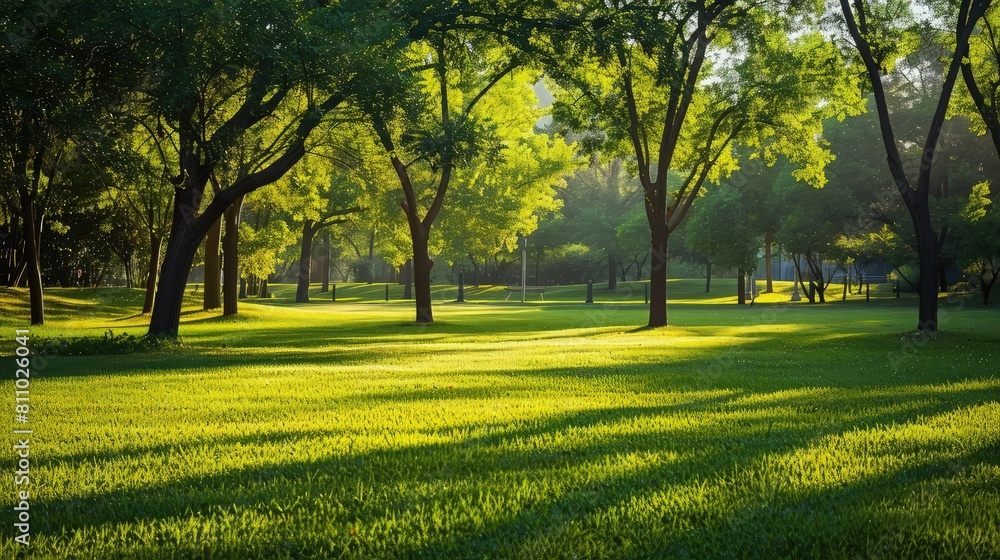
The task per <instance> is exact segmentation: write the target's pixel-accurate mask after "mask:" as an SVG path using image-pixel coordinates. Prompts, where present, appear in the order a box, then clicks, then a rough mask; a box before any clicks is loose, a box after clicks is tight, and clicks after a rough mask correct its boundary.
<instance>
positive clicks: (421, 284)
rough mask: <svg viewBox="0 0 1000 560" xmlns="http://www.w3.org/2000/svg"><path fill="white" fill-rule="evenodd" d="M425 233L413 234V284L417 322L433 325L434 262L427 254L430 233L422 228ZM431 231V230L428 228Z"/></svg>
mask: <svg viewBox="0 0 1000 560" xmlns="http://www.w3.org/2000/svg"><path fill="white" fill-rule="evenodd" d="M420 229H422V230H423V231H420V230H418V231H414V232H411V233H413V235H412V237H413V284H414V288H415V289H416V296H417V298H416V299H417V322H418V323H433V322H434V314H433V312H432V311H431V267H433V266H434V261H432V260H431V259H430V256H429V255H428V253H427V235H428V233H429V232H428V231H427V230H426V229H425V228H423V227H421V228H420ZM427 229H429V228H427Z"/></svg>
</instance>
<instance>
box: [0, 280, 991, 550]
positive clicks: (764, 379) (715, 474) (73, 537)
mask: <svg viewBox="0 0 1000 560" xmlns="http://www.w3.org/2000/svg"><path fill="white" fill-rule="evenodd" d="M786 287H787V286H786ZM393 288H397V287H396V286H393ZM352 289H353V290H356V291H357V294H356V295H355V297H361V296H363V291H364V290H372V289H375V290H379V292H378V293H377V294H375V296H374V299H377V297H378V296H381V295H383V294H384V292H382V291H381V290H384V287H382V286H381V285H380V286H374V287H365V286H355V287H352V288H350V289H349V288H346V287H341V288H340V290H342V291H339V292H338V296H341V295H342V294H343V295H344V296H345V297H346V296H347V295H348V294H349V293H350V291H351V290H352ZM720 289H722V288H720ZM289 290H290V288H289V287H278V288H277V290H276V292H277V295H278V296H279V297H278V298H276V299H275V300H271V301H267V302H262V303H261V304H244V306H243V308H242V309H243V311H242V315H241V316H240V317H239V318H237V319H231V320H226V319H221V318H219V317H218V314H217V313H206V312H201V311H197V310H196V308H195V307H194V304H196V303H197V302H196V300H195V299H191V300H190V301H189V303H190V304H191V305H190V306H189V307H190V309H189V311H187V312H186V314H185V323H184V324H183V325H182V332H181V334H182V336H183V337H184V340H185V344H186V348H185V349H184V350H183V351H181V352H173V353H165V354H145V355H132V356H94V357H74V358H69V357H61V358H53V359H51V360H50V361H49V363H48V365H47V366H46V367H45V368H44V369H42V370H41V371H36V376H37V377H36V379H35V381H34V384H33V385H32V405H33V410H32V422H33V424H32V427H33V428H34V429H35V434H34V436H33V437H34V439H33V442H32V445H33V447H32V459H33V464H32V468H33V469H35V470H34V472H33V476H34V480H35V486H34V488H33V505H32V507H33V509H32V515H33V524H32V531H33V537H34V539H35V540H34V543H33V546H32V551H33V553H34V554H33V555H32V556H31V557H33V558H34V557H37V558H46V557H58V558H73V557H75V558H149V557H156V558H187V557H192V558H204V557H206V555H208V556H210V557H212V558H244V557H252V558H302V557H314V558H328V557H335V556H338V555H341V554H349V555H357V556H383V557H396V556H425V557H462V556H467V557H482V556H490V557H510V558H530V557H536V558H550V557H567V558H572V557H574V556H578V557H580V558H584V557H650V556H653V557H659V556H672V557H705V556H706V555H713V556H733V555H739V556H759V557H775V556H790V557H791V556H794V557H801V556H818V557H831V556H833V557H848V556H850V557H854V556H886V557H962V556H981V557H989V556H991V555H994V554H995V551H996V550H998V549H1000V498H998V490H1000V404H998V400H1000V379H998V378H997V376H996V375H995V372H996V363H997V359H996V358H997V356H996V353H997V348H998V346H997V343H998V342H1000V332H998V328H997V327H998V324H1000V322H998V321H997V315H996V313H997V312H996V310H995V309H984V308H982V307H981V306H980V305H978V304H975V303H973V301H974V300H969V301H970V303H969V304H968V305H966V304H965V303H964V302H966V300H963V299H951V300H943V301H942V310H943V311H944V313H943V314H942V319H943V321H944V329H945V332H944V333H943V334H942V335H941V336H939V337H938V338H937V339H935V340H931V341H921V340H917V341H916V343H913V342H908V337H907V335H906V334H905V332H906V331H907V329H908V328H909V327H911V326H912V323H913V322H914V321H915V309H913V308H912V307H911V306H910V305H912V301H908V300H907V299H906V297H905V296H904V298H903V299H902V300H900V301H896V300H891V299H890V300H884V301H880V302H878V303H873V304H869V305H865V304H864V303H854V304H852V303H850V302H849V303H848V304H846V305H845V304H835V305H828V306H806V305H785V304H780V303H772V304H761V305H755V306H754V307H753V308H752V309H751V308H737V307H736V306H728V305H725V306H724V305H714V304H711V303H709V302H711V301H712V300H700V301H696V300H690V301H689V302H687V303H686V304H685V305H677V306H674V307H672V309H671V315H670V317H671V323H672V326H671V327H668V328H666V329H661V330H656V331H645V330H637V329H635V325H640V324H642V323H643V322H644V318H645V311H644V309H643V306H642V305H641V304H635V305H633V304H624V305H595V306H585V305H577V304H569V303H565V304H553V305H529V306H520V305H504V306H498V305H489V304H484V305H457V304H442V305H438V306H437V307H436V311H435V313H436V317H437V319H438V322H437V323H435V324H434V325H433V326H429V327H428V326H414V325H413V324H411V323H410V322H409V321H410V320H411V319H412V309H411V307H410V305H408V304H405V303H389V304H384V303H382V304H379V305H342V304H331V303H328V302H316V303H314V304H311V305H308V306H290V305H286V304H287V303H288V302H287V299H282V298H281V296H285V297H288V296H289V293H290V292H289ZM566 290H567V292H569V291H573V290H574V289H572V288H566ZM698 291H699V290H698V287H697V283H694V282H690V283H685V282H678V283H677V284H676V285H675V286H673V287H672V288H671V293H672V294H673V295H674V296H675V297H679V296H680V295H683V294H688V295H690V296H692V297H693V296H694V295H695V294H697V292H698ZM574 293H575V292H574ZM600 293H601V292H600V291H598V294H600ZM504 295H505V294H504ZM641 295H642V294H641V292H639V297H640V298H641ZM22 296H23V294H21V293H19V292H10V291H2V292H0V305H2V306H3V308H4V309H13V310H15V312H16V313H18V314H20V312H21V311H23V307H24V302H23V299H22ZM547 296H550V297H547V298H546V299H547V300H549V301H551V300H555V299H558V298H557V297H556V296H557V294H556V293H553V294H549V293H548V292H547ZM768 298H770V299H771V300H772V301H782V300H784V299H786V298H785V297H784V296H765V298H764V300H765V301H766V300H767V299H768ZM338 299H339V298H338ZM369 299H371V298H369ZM501 299H502V298H501ZM565 299H567V300H568V299H571V298H570V297H566V298H565ZM598 299H599V300H600V299H601V297H600V296H598ZM759 301H760V300H759ZM48 303H49V310H50V321H49V323H50V324H49V325H48V326H46V327H43V328H37V329H33V331H32V332H33V335H34V336H39V335H41V336H54V335H56V334H60V333H66V334H68V335H80V334H97V333H100V332H101V331H102V330H104V329H106V328H109V327H110V328H113V329H115V331H119V330H129V329H134V331H135V332H142V330H143V328H142V326H143V323H144V320H145V319H144V318H143V317H135V316H133V314H134V313H135V309H136V306H137V305H138V304H139V303H140V301H139V294H138V292H137V291H132V292H130V291H127V290H117V291H115V290H94V291H87V290H66V291H58V290H53V291H52V292H51V293H50V294H49V299H48ZM15 326H18V323H17V321H16V320H15V319H13V317H12V316H11V315H10V314H8V313H6V312H4V313H3V314H2V315H0V327H2V328H3V330H6V331H8V332H9V331H10V330H11V329H13V328H14V327H15ZM9 343H10V342H9V341H3V344H7V345H9ZM12 392H13V387H12V383H11V381H10V380H9V376H5V381H4V382H3V383H0V394H5V395H11V394H12ZM8 449H9V447H8ZM12 498H13V496H12V494H11V493H10V492H6V493H3V494H2V495H0V508H2V509H3V510H6V511H8V512H10V511H11V507H12V503H11V502H12ZM352 530H353V531H354V534H353V535H352V534H351V531H352ZM9 531H10V529H9V528H8V529H6V530H5V531H4V533H3V534H2V536H0V539H3V540H2V541H0V557H3V558H8V557H12V556H13V555H14V554H13V552H12V551H13V550H15V546H14V545H13V544H12V543H11V542H10V534H9Z"/></svg>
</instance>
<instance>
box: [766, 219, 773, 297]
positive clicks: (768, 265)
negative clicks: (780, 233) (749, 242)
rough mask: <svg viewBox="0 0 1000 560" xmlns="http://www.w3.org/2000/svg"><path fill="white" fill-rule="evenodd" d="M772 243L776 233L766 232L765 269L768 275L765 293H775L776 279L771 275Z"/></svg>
mask: <svg viewBox="0 0 1000 560" xmlns="http://www.w3.org/2000/svg"><path fill="white" fill-rule="evenodd" d="M771 245H774V234H772V233H771V232H767V233H765V234H764V270H765V272H766V275H767V288H766V289H765V290H764V293H765V294H770V293H774V279H773V278H772V275H771Z"/></svg>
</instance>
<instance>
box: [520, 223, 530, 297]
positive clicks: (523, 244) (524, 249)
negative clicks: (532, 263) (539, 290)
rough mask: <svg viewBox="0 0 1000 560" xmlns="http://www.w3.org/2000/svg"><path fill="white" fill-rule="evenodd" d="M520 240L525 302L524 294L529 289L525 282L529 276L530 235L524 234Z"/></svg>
mask: <svg viewBox="0 0 1000 560" xmlns="http://www.w3.org/2000/svg"><path fill="white" fill-rule="evenodd" d="M519 241H520V243H521V303H524V294H525V292H526V291H527V287H526V284H525V282H526V281H527V278H528V236H527V235H524V236H522V237H521V239H520V240H519Z"/></svg>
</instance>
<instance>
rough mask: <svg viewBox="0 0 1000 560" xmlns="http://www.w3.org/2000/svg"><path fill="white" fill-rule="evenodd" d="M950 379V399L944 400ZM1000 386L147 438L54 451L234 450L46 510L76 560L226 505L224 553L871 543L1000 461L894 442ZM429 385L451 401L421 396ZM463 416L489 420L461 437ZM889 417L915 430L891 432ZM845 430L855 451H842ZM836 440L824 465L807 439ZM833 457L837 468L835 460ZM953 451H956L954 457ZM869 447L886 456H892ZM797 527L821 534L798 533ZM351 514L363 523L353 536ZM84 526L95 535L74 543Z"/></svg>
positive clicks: (728, 549)
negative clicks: (812, 478)
mask: <svg viewBox="0 0 1000 560" xmlns="http://www.w3.org/2000/svg"><path fill="white" fill-rule="evenodd" d="M897 389H898V392H897ZM942 394H944V395H946V396H947V399H946V400H942V399H939V397H941V396H942ZM996 395H997V385H996V383H995V382H993V381H991V380H982V381H980V382H978V384H977V382H970V383H968V384H966V386H955V387H952V388H950V389H949V388H947V387H942V386H929V387H928V386H925V387H920V386H908V385H904V386H900V387H898V388H892V389H889V388H885V389H880V390H873V391H864V390H859V391H856V392H854V394H852V395H850V398H849V399H848V398H847V397H848V396H847V395H841V394H839V393H838V392H837V391H830V390H827V389H825V388H818V389H817V390H815V391H802V392H799V393H795V392H784V393H783V394H782V393H759V394H746V393H744V392H741V391H736V392H735V393H731V392H729V393H727V392H719V391H708V392H705V393H703V394H694V395H690V396H689V398H686V399H685V398H681V399H680V400H679V401H678V402H674V403H669V404H664V405H649V406H613V407H603V408H596V409H587V410H575V411H568V412H563V413H553V414H548V415H546V416H544V417H541V418H536V419H534V420H531V421H528V423H527V424H524V423H522V422H507V423H502V422H501V423H493V424H486V425H483V424H481V423H479V422H475V423H470V424H468V425H467V426H464V427H463V426H458V427H456V428H451V429H446V430H442V432H441V433H440V434H438V435H439V436H440V438H438V441H434V442H432V443H415V444H407V443H405V442H403V443H399V442H398V441H397V439H396V436H392V437H389V436H386V439H385V441H384V442H379V441H378V438H377V437H375V436H373V435H370V434H369V435H367V436H366V435H362V434H350V433H338V432H337V430H336V428H331V429H329V430H326V429H311V430H307V431H302V432H295V431H287V430H276V431H272V432H270V433H259V434H250V435H245V436H244V435H241V436H231V437H219V438H215V437H211V436H209V437H205V438H201V439H199V440H196V441H192V442H187V443H181V444H177V445H176V446H170V445H157V446H150V447H141V446H135V447H133V448H132V449H131V450H128V451H125V455H123V456H122V455H116V454H114V453H111V452H108V453H107V454H98V455H96V456H90V455H78V456H66V457H46V458H42V459H40V460H42V461H44V462H46V463H47V464H51V465H52V466H53V467H56V466H59V464H60V462H62V463H63V464H64V465H65V466H67V467H69V466H72V465H73V464H74V463H78V462H79V463H84V464H92V465H95V466H97V465H99V464H100V463H103V462H107V463H112V464H113V463H116V462H121V461H124V462H128V463H129V464H132V462H133V461H136V462H138V463H139V464H142V463H143V462H144V463H145V464H147V465H155V464H160V463H164V462H169V461H170V460H172V459H171V457H173V458H175V459H174V460H176V457H184V456H185V455H186V454H190V455H191V457H192V460H203V458H204V457H205V456H206V455H205V453H206V451H205V450H206V449H210V450H211V454H212V456H215V457H218V458H219V460H220V461H221V462H222V465H221V466H220V467H219V468H211V466H209V465H203V464H199V463H192V466H193V467H194V470H195V471H201V472H204V471H209V472H211V474H197V473H192V474H190V475H189V476H185V477H181V478H179V479H174V480H168V481H160V482H155V483H150V484H146V485H144V486H143V487H141V488H133V489H119V490H110V491H103V492H99V493H97V494H94V495H90V496H76V497H67V498H62V499H54V500H44V501H42V502H40V503H38V505H37V508H38V509H37V511H38V512H39V513H38V515H39V519H40V520H41V522H40V525H39V527H38V529H37V530H38V531H39V534H40V535H46V536H48V537H51V538H52V539H53V540H50V541H45V543H46V544H45V545H47V546H53V547H56V548H57V549H60V550H61V553H62V554H63V555H69V554H73V553H74V550H75V554H76V555H77V556H80V557H85V556H86V557H93V558H98V557H121V558H128V557H143V556H144V555H147V554H150V553H151V552H152V551H154V550H157V549H159V548H160V547H162V546H164V544H163V543H164V541H163V540H162V539H163V538H164V533H168V532H170V531H172V530H171V529H168V527H167V525H169V524H171V523H180V525H181V526H184V525H185V524H189V523H191V520H192V519H205V518H211V519H216V520H221V519H226V521H225V522H224V523H223V522H221V521H217V522H216V523H214V524H208V525H204V527H203V528H202V529H200V530H199V533H198V534H200V535H201V537H198V538H203V539H204V540H205V541H207V542H210V543H212V546H213V550H215V551H216V554H217V555H216V556H214V557H217V558H243V557H269V558H299V557H302V558H305V557H314V558H324V557H329V556H331V555H334V554H339V553H343V552H351V553H354V554H358V555H375V556H379V555H381V556H415V557H482V556H484V555H490V556H503V557H512V558H522V557H554V556H560V555H562V554H569V553H570V552H573V553H580V554H583V555H584V556H606V555H613V556H618V557H626V556H633V557H649V556H662V555H668V556H685V555H688V554H690V555H692V556H705V555H710V556H717V555H720V554H722V555H728V554H731V553H737V555H739V554H738V553H739V552H740V551H742V552H743V553H746V552H747V551H750V550H760V551H762V552H759V554H761V555H765V556H766V555H767V550H768V549H770V550H772V551H780V553H781V554H790V555H795V554H798V553H804V554H807V555H828V554H827V553H828V552H830V551H829V550H828V549H827V547H828V546H832V544H833V543H836V542H838V539H846V540H845V541H843V542H845V543H846V544H844V545H843V546H844V547H845V548H844V550H846V551H849V552H850V553H851V554H857V553H859V552H860V551H859V547H860V546H861V543H860V542H859V541H858V539H859V538H862V537H863V534H860V535H855V536H854V537H849V536H848V535H844V534H841V535H838V530H840V529H842V528H843V527H844V526H851V524H852V523H854V521H855V520H854V519H853V518H852V517H851V516H853V515H856V514H857V510H859V508H861V506H864V505H865V504H868V503H871V502H873V501H878V500H883V501H892V500H894V499H896V498H897V497H898V496H901V495H904V494H905V493H906V492H907V491H909V490H910V489H912V487H913V484H916V483H919V482H921V481H926V480H929V479H931V478H933V477H938V476H942V475H946V474H948V473H953V472H954V471H955V469H961V468H967V467H970V466H972V465H974V464H976V463H980V462H984V461H987V460H988V459H989V458H990V457H992V458H993V461H994V463H995V460H996V455H995V454H992V455H991V454H990V453H989V451H990V450H991V449H994V450H995V449H996V444H997V442H996V441H993V442H992V444H991V443H990V441H987V440H981V439H976V438H977V437H978V438H982V437H983V435H982V433H981V432H974V431H973V432H971V434H972V436H975V437H971V438H970V439H968V440H967V441H965V442H964V443H963V442H962V440H961V438H953V439H955V440H956V442H957V443H961V445H958V446H957V447H956V448H954V449H953V448H952V446H951V443H955V442H951V440H948V441H946V442H945V443H946V444H947V445H945V451H947V453H946V454H945V455H936V454H935V452H936V451H939V449H938V448H940V447H941V445H942V444H941V443H940V442H935V441H933V440H929V441H926V442H925V441H924V440H922V439H920V438H918V437H911V439H912V440H913V443H915V444H917V448H918V449H919V448H920V446H921V445H923V447H924V448H925V451H928V452H929V453H926V454H923V455H922V456H912V455H903V457H904V458H905V460H903V461H901V462H899V464H896V463H895V462H893V461H894V459H893V457H896V455H897V454H898V453H904V454H905V453H908V451H909V449H910V447H912V446H909V444H906V441H907V440H906V438H907V437H910V436H908V435H907V434H909V433H910V432H909V431H907V430H908V428H906V427H907V426H911V425H912V426H917V427H919V426H930V427H931V428H932V430H931V432H932V433H933V431H934V430H933V428H934V427H935V426H941V427H944V428H947V426H949V425H951V424H954V422H952V423H951V424H949V421H948V418H947V417H948V415H953V416H956V417H959V418H961V417H962V416H963V414H965V413H966V412H968V411H971V410H973V409H971V408H965V407H974V406H976V405H979V404H980V403H983V402H989V401H991V400H995V397H996ZM412 397H414V398H416V399H418V400H419V399H432V398H435V397H433V396H431V395H427V394H423V393H420V392H415V394H414V395H412ZM396 398H399V396H398V395H397V396H396ZM449 398H456V399H469V398H475V399H478V400H481V401H483V406H487V405H488V404H489V401H490V400H491V399H490V398H489V396H488V395H480V396H473V397H470V396H465V395H463V396H461V397H451V396H449ZM935 398H938V400H935ZM401 400H403V401H408V400H409V399H405V398H404V399H401ZM847 401H849V404H850V406H849V407H847V406H845V405H846V404H847ZM913 402H915V403H916V404H915V405H913V406H903V407H901V406H899V405H905V404H907V403H913ZM986 406H989V405H986ZM992 406H993V407H994V409H995V407H996V405H995V404H994V405H992ZM340 407H341V408H342V409H343V410H344V411H345V413H348V414H349V413H351V411H354V412H355V413H359V414H364V412H363V411H365V410H366V409H367V408H368V407H367V406H366V404H365V403H364V402H350V401H349V402H343V403H341V404H340ZM979 409H982V406H980V407H979ZM942 418H943V419H942ZM986 418H987V419H992V420H996V419H997V418H998V416H997V414H995V413H994V414H993V415H992V416H987V417H986ZM462 428H466V429H468V430H472V431H471V432H468V433H470V434H472V435H468V436H459V437H454V436H450V435H449V434H454V433H456V432H455V431H456V429H457V431H458V432H461V429H462ZM889 432H892V433H897V432H898V433H897V435H895V436H892V437H882V434H883V433H889ZM463 433H465V432H463ZM859 433H861V434H862V436H857V435H856V434H859ZM865 434H871V435H870V436H866V435H865ZM977 434H978V435H977ZM362 438H368V440H369V441H368V447H369V448H368V449H367V450H364V451H354V450H353V444H352V443H346V442H353V441H354V440H355V439H358V440H360V439H362ZM831 438H834V439H831ZM837 438H841V439H837ZM852 438H854V439H852ZM994 439H995V438H994ZM869 441H870V442H872V443H866V442H869ZM899 441H903V443H904V444H906V445H902V446H900V445H897V443H898V442H899ZM308 442H313V443H314V444H315V446H314V447H318V448H322V447H327V446H329V452H327V453H324V454H322V456H319V457H314V458H311V459H302V458H299V457H297V455H296V450H297V449H300V448H302V447H303V446H305V445H306V444H307V443H308ZM852 442H860V443H852ZM949 442H951V443H949ZM373 445H374V447H373ZM844 445H846V446H848V447H850V446H854V447H851V449H855V453H856V456H855V457H854V458H852V456H851V455H850V454H843V453H841V454H840V455H838V454H837V453H838V450H839V449H840V448H841V447H842V446H844ZM991 445H992V447H991ZM248 447H249V448H252V449H257V448H259V449H260V450H261V452H262V455H260V458H259V460H258V461H257V463H256V464H252V465H243V466H241V465H238V464H237V465H229V464H228V463H226V460H225V458H226V455H227V453H230V452H235V451H236V450H240V449H245V448H248ZM817 449H818V450H820V453H819V454H818V455H817V457H816V459H815V460H813V459H811V458H810V457H811V456H809V455H808V453H811V452H812V451H814V450H817ZM282 450H284V452H282ZM803 453H805V454H806V455H805V459H803V458H802V457H803V455H802V454H803ZM829 453H833V459H832V463H830V462H827V463H823V462H822V461H821V459H823V457H826V456H827V455H829ZM942 456H947V457H950V459H948V460H949V461H950V463H949V464H947V465H944V466H942V465H941V464H940V461H941V457H942ZM866 458H867V459H866ZM854 459H856V460H857V461H856V463H857V464H856V465H855V464H854V463H855V461H854ZM870 459H872V460H883V461H887V464H886V465H885V466H884V468H877V469H873V468H871V466H870V465H872V464H873V463H872V460H870ZM838 461H840V462H841V463H843V462H845V461H846V462H848V463H850V464H851V465H853V468H855V470H857V471H858V474H856V475H853V474H851V473H848V475H850V476H847V477H846V478H844V480H843V481H840V482H838V481H837V480H834V482H835V483H833V484H829V483H824V482H822V481H820V483H817V484H814V485H813V486H806V487H804V488H797V487H796V486H795V485H794V484H787V483H786V481H792V482H794V481H795V480H797V478H796V477H795V476H794V474H795V473H794V472H793V471H794V469H795V468H807V467H812V466H813V465H814V464H815V466H817V467H818V468H833V469H836V467H837V464H838ZM935 461H937V462H935ZM875 464H876V465H877V464H879V463H878V461H876V463H875ZM366 489H367V490H366ZM366 492H367V494H366ZM782 512H784V513H782ZM788 515H791V516H792V519H793V521H791V522H790V521H789V518H788V517H786V516H788ZM442 516H443V517H442ZM807 521H808V522H809V524H807ZM820 521H822V522H823V523H820ZM887 521H891V520H886V519H879V518H876V519H872V520H870V522H869V525H868V527H867V528H866V529H865V530H866V531H868V533H871V532H878V531H882V530H886V529H887V527H885V523H886V522H887ZM199 523H207V522H196V525H198V524H199ZM789 523H793V524H796V525H792V526H790V525H789ZM824 523H825V525H824ZM138 526H147V529H145V530H141V531H140V530H139V529H138V528H137V527H138ZM793 526H798V527H800V528H801V527H808V530H806V531H805V532H804V533H802V532H799V533H798V534H797V532H796V531H794V530H790V527H793ZM349 529H356V530H357V531H358V534H357V535H355V537H351V536H350V535H349V534H348V530H349ZM101 530H112V531H121V532H123V534H121V535H120V536H119V537H118V538H117V539H115V542H120V541H121V540H122V539H124V540H128V541H131V542H132V543H133V544H135V545H137V546H138V551H139V552H136V553H134V554H129V553H125V552H122V553H120V554H115V555H114V556H112V555H110V554H105V555H103V556H102V555H101V554H97V555H90V556H88V555H87V554H86V551H87V550H88V548H87V547H95V548H93V550H101V549H100V548H96V547H98V546H99V543H89V542H87V540H86V537H87V536H88V535H90V536H93V534H94V533H93V532H94V531H101ZM800 531H801V529H800ZM71 535H78V536H79V537H80V539H82V540H79V539H78V540H77V541H72V539H70V538H68V537H70V536H71ZM63 537H66V538H63ZM198 538H196V537H195V536H194V535H192V536H190V537H189V538H188V539H180V540H178V541H177V542H174V541H167V542H168V545H169V546H170V547H171V548H170V551H171V554H174V555H180V556H183V555H185V554H197V553H198V552H199V551H200V550H201V547H202V543H201V542H199V541H198ZM581 538H582V539H583V540H581ZM586 539H594V542H592V543H588V542H587V541H586ZM45 545H43V546H45ZM64 546H65V547H72V546H76V547H79V548H78V549H70V548H62V547H64ZM746 546H752V547H754V548H744V547H746ZM757 547H761V548H757ZM122 550H124V547H123V548H122ZM119 552H121V550H120V551H119ZM67 553H69V554H67Z"/></svg>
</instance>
